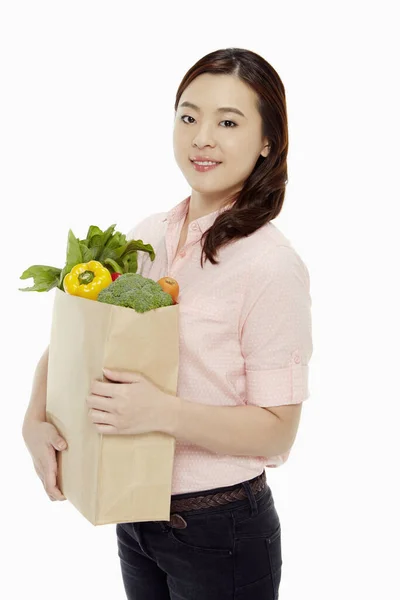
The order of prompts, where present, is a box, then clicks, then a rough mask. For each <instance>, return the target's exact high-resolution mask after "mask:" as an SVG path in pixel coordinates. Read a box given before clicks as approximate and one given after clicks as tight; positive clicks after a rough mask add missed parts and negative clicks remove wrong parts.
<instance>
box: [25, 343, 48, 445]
mask: <svg viewBox="0 0 400 600" xmlns="http://www.w3.org/2000/svg"><path fill="white" fill-rule="evenodd" d="M48 364H49V346H48V347H47V348H46V350H45V351H44V352H43V354H42V356H41V357H40V360H39V362H38V364H37V366H36V370H35V375H34V378H33V384H32V392H31V398H30V402H29V405H28V408H27V410H26V413H25V418H24V422H23V425H22V433H24V431H25V427H26V426H27V425H28V424H29V422H31V421H46V393H47V369H48Z"/></svg>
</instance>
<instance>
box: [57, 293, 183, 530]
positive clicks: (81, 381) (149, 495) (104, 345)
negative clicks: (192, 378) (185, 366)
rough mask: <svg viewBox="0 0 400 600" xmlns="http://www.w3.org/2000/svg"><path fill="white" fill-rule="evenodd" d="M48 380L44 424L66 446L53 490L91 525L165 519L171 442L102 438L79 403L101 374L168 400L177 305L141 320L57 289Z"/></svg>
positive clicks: (174, 367) (152, 437)
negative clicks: (141, 378) (143, 380)
mask: <svg viewBox="0 0 400 600" xmlns="http://www.w3.org/2000/svg"><path fill="white" fill-rule="evenodd" d="M55 294H56V295H55V299H54V307H53V320H52V328H51V337H50V351H49V368H48V379H47V404H46V415H47V420H48V421H49V422H50V423H53V425H55V427H57V429H58V430H59V431H60V433H61V435H62V436H63V437H64V438H65V439H66V441H67V443H68V448H67V450H65V451H63V452H59V453H57V457H58V458H57V462H58V485H59V487H60V489H61V491H62V493H63V494H64V496H65V497H66V498H67V499H68V500H69V501H70V502H71V503H72V504H73V505H74V506H75V507H76V508H77V509H78V510H79V511H80V512H81V513H82V515H83V516H84V517H86V518H87V519H88V520H89V521H90V522H91V523H93V525H104V524H107V523H123V522H131V521H132V522H135V521H136V522H137V521H158V520H163V521H168V520H169V519H170V504H171V489H172V470H173V462H174V453H175V438H174V437H172V436H170V435H167V434H164V433H161V432H153V433H146V434H139V435H102V434H99V433H98V432H97V430H96V428H95V426H94V424H93V422H92V421H91V420H90V417H89V414H88V410H89V409H88V406H87V403H86V398H87V396H88V394H89V388H90V384H91V382H92V380H93V379H100V380H102V379H103V372H102V369H103V367H107V368H109V369H116V370H119V369H120V370H128V371H137V372H139V373H142V374H143V375H145V376H146V377H147V378H148V379H151V380H152V381H153V382H154V383H155V384H156V385H158V386H159V387H161V388H162V389H164V391H166V392H167V393H172V394H175V393H176V390H177V384H178V368H179V321H178V314H179V313H178V309H179V305H178V304H175V305H172V306H164V307H160V308H158V309H155V310H150V311H148V312H145V313H137V312H136V311H135V310H133V309H130V308H123V307H119V306H112V305H110V304H104V303H102V302H96V301H93V300H87V299H84V298H79V297H77V296H72V295H69V294H67V293H65V292H63V291H61V290H60V289H58V288H57V289H56V291H55Z"/></svg>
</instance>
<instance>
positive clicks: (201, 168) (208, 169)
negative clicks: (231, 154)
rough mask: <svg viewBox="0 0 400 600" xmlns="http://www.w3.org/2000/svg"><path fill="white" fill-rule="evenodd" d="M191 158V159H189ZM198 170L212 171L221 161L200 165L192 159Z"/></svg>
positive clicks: (200, 171)
mask: <svg viewBox="0 0 400 600" xmlns="http://www.w3.org/2000/svg"><path fill="white" fill-rule="evenodd" d="M189 160H190V159H189ZM190 162H191V163H192V165H193V167H194V169H195V170H196V171H198V172H199V173H205V172H206V171H212V170H213V169H216V168H217V167H218V166H219V165H220V164H221V163H220V162H219V163H217V164H215V165H198V164H196V163H195V162H194V161H193V160H191V161H190Z"/></svg>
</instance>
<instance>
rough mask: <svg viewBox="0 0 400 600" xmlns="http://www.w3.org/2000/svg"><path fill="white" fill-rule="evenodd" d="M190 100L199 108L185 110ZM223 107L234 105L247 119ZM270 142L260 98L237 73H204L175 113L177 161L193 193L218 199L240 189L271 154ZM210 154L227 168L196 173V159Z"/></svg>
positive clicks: (186, 91)
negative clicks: (265, 134) (264, 135)
mask: <svg viewBox="0 0 400 600" xmlns="http://www.w3.org/2000/svg"><path fill="white" fill-rule="evenodd" d="M185 102H189V103H191V104H193V105H196V106H197V107H198V108H197V109H196V108H194V107H193V106H182V103H185ZM222 107H234V108H236V109H238V110H239V111H240V112H241V113H243V116H242V115H239V114H237V113H234V112H230V111H228V110H223V111H221V110H218V109H221V108H222ZM267 144H268V139H267V138H264V139H263V138H262V120H261V116H260V114H259V112H258V109H257V95H256V93H255V92H254V91H253V90H252V89H251V88H250V87H249V86H247V85H246V84H245V83H244V82H243V81H241V80H240V79H238V78H237V77H235V76H233V75H214V74H210V73H203V74H202V75H199V76H198V77H196V79H194V80H193V81H192V82H191V83H190V85H188V87H187V88H186V89H185V91H184V92H183V94H182V96H181V98H180V100H179V105H178V108H177V111H176V115H175V122H174V132H173V147H174V155H175V160H176V162H177V163H178V166H179V168H180V169H181V171H182V173H183V175H184V176H185V178H186V180H187V182H188V184H189V185H190V186H191V188H192V190H194V191H195V192H197V193H198V194H200V195H204V196H207V197H210V198H212V199H214V200H215V199H218V198H221V199H222V198H226V197H230V196H231V195H232V194H235V193H236V192H238V191H240V190H241V189H242V187H243V184H244V182H245V181H246V179H247V178H248V176H249V175H250V173H251V172H252V170H253V168H254V165H255V164H256V162H257V160H258V158H259V156H260V154H261V155H262V156H267V154H268V151H269V148H268V147H267ZM195 156H202V157H203V156H209V157H210V159H211V160H215V161H220V162H221V164H220V165H218V166H217V167H216V168H214V169H211V170H209V171H205V172H200V171H196V169H195V168H194V166H193V164H192V162H191V161H190V159H191V158H193V157H195Z"/></svg>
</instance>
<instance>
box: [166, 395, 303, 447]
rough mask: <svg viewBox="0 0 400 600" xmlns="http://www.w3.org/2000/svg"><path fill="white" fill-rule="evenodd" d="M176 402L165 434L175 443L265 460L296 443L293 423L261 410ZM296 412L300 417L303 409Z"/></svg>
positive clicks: (249, 407)
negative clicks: (178, 441)
mask: <svg viewBox="0 0 400 600" xmlns="http://www.w3.org/2000/svg"><path fill="white" fill-rule="evenodd" d="M175 399H176V402H174V403H172V405H171V413H170V419H169V423H168V426H167V427H166V428H165V431H166V433H169V434H170V435H172V436H174V437H175V438H176V439H179V440H183V441H186V442H190V443H192V444H196V445H198V446H202V447H204V448H207V449H208V450H211V451H212V452H217V453H218V454H229V455H231V456H253V457H255V456H263V457H265V458H268V457H270V456H278V455H280V454H284V453H285V452H287V451H288V450H289V449H290V448H291V447H292V445H293V443H294V439H295V436H296V431H297V427H294V425H293V419H290V418H288V419H280V418H279V417H278V416H277V415H275V414H274V413H273V412H272V411H270V410H265V409H264V408H263V407H261V406H255V405H245V406H214V405H208V404H200V403H198V402H192V401H188V400H184V399H183V398H179V397H175ZM292 406H294V405H292ZM275 408H277V407H273V409H275ZM294 412H295V413H296V414H297V415H299V414H300V407H299V406H296V407H295V409H294ZM292 414H293V413H292ZM295 420H296V421H297V422H298V419H295Z"/></svg>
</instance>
